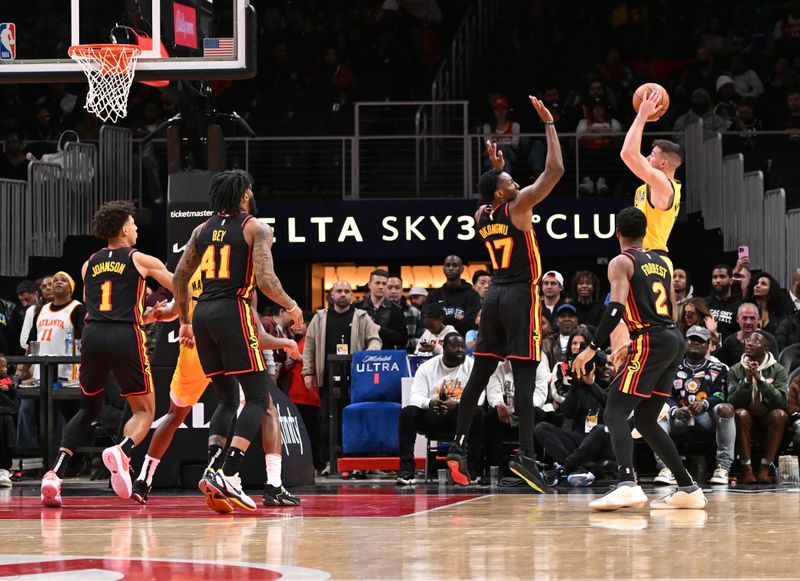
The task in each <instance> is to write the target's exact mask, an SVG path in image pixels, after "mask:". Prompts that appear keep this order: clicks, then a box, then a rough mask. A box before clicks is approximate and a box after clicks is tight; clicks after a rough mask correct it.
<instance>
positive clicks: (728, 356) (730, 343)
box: [715, 330, 779, 367]
mask: <svg viewBox="0 0 800 581" xmlns="http://www.w3.org/2000/svg"><path fill="white" fill-rule="evenodd" d="M759 332H760V333H763V334H764V336H765V337H766V338H767V339H769V350H770V352H771V353H772V354H773V355H774V356H775V357H776V358H777V357H778V353H779V351H778V342H777V341H776V340H775V336H774V335H772V334H771V333H767V332H766V331H764V330H761V331H759ZM743 353H744V343H742V342H741V341H739V338H738V337H737V336H736V333H734V334H733V335H731V336H729V337H728V338H727V339H724V340H723V341H722V347H720V348H719V351H717V352H716V353H715V355H716V356H717V358H718V359H719V360H720V361H722V362H723V363H725V364H726V365H728V366H729V367H730V366H731V365H736V364H737V363H739V362H740V361H741V360H742V354H743Z"/></svg>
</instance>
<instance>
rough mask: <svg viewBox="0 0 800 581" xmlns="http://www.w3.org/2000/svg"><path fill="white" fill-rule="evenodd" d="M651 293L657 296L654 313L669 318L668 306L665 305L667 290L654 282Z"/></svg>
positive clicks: (659, 283) (662, 285)
mask: <svg viewBox="0 0 800 581" xmlns="http://www.w3.org/2000/svg"><path fill="white" fill-rule="evenodd" d="M651 288H652V289H653V292H654V293H656V294H657V295H658V296H657V297H656V313H657V314H659V315H662V316H664V317H669V305H667V296H668V294H667V289H666V288H664V284H663V283H662V282H660V281H655V282H654V283H653V286H652V287H651Z"/></svg>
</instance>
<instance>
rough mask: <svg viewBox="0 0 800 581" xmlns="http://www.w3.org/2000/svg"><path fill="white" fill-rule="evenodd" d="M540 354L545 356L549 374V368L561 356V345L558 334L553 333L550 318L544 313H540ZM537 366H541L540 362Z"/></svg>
mask: <svg viewBox="0 0 800 581" xmlns="http://www.w3.org/2000/svg"><path fill="white" fill-rule="evenodd" d="M542 356H546V357H547V362H548V365H547V371H548V376H549V372H550V368H551V367H552V366H553V365H555V363H556V362H557V361H559V360H560V358H561V345H560V344H559V341H558V336H554V334H553V325H552V324H551V323H550V319H548V318H547V317H545V316H544V315H542ZM539 367H542V363H540V364H539Z"/></svg>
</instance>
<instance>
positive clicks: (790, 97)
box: [778, 88, 800, 147]
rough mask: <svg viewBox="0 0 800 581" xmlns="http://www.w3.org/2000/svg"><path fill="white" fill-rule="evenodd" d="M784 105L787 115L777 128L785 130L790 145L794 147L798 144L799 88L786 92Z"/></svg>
mask: <svg viewBox="0 0 800 581" xmlns="http://www.w3.org/2000/svg"><path fill="white" fill-rule="evenodd" d="M786 103H787V106H788V109H789V114H788V115H787V116H786V117H785V119H784V121H783V123H782V124H781V125H780V127H778V128H779V129H785V130H786V132H787V133H788V134H789V141H790V143H791V144H792V145H793V146H795V147H796V146H797V145H798V144H800V88H793V89H789V91H787V93H786Z"/></svg>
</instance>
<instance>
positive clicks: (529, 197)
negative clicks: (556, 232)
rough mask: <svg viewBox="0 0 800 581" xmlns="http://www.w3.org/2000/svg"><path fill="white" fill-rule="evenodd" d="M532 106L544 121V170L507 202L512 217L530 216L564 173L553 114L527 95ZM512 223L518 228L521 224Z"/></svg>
mask: <svg viewBox="0 0 800 581" xmlns="http://www.w3.org/2000/svg"><path fill="white" fill-rule="evenodd" d="M528 98H529V99H530V100H531V104H532V105H533V108H534V109H536V112H537V113H538V114H539V118H540V119H541V120H542V123H544V132H545V137H546V140H547V158H546V159H545V163H544V171H543V172H542V173H541V175H540V176H539V177H538V178H537V179H536V181H535V182H533V183H532V184H531V185H529V186H527V187H525V188H522V190H520V192H519V195H518V196H517V197H516V198H515V199H514V200H513V201H512V202H511V204H509V210H510V211H511V216H512V219H513V218H515V217H516V218H519V217H523V218H524V219H526V220H527V219H529V218H530V212H531V210H532V209H533V207H534V206H535V205H536V204H538V203H539V202H541V201H542V200H544V199H545V198H546V197H547V196H548V195H549V194H550V192H552V191H553V188H554V187H555V186H556V184H557V183H558V180H560V179H561V176H563V175H564V160H563V159H562V156H561V144H560V143H559V141H558V134H557V133H556V126H555V125H554V123H553V114H552V113H550V111H548V109H547V107H545V106H544V103H542V102H541V101H540V100H539V99H537V98H536V97H532V96H530V95H529V96H528ZM514 224H515V225H516V226H517V227H518V228H519V227H521V226H522V224H517V222H516V220H515V222H514ZM525 226H527V227H526V228H525V229H526V230H530V228H531V226H530V224H525Z"/></svg>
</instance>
